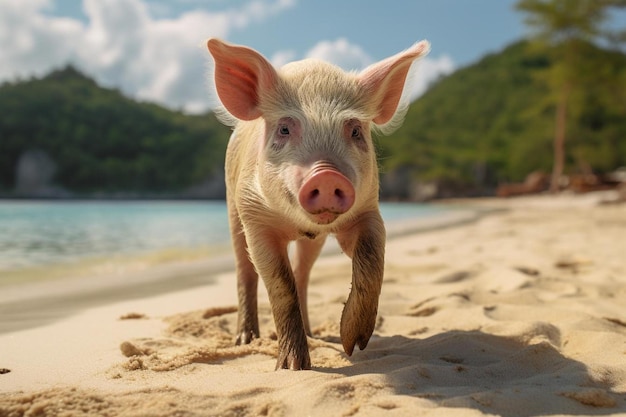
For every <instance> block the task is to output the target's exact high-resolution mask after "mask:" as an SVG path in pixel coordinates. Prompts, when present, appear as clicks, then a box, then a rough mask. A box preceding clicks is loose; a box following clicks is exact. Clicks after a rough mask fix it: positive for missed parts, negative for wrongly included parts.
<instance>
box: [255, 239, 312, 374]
mask: <svg viewBox="0 0 626 417" xmlns="http://www.w3.org/2000/svg"><path fill="white" fill-rule="evenodd" d="M246 232H247V233H248V232H249V233H248V235H247V239H248V243H249V245H250V246H249V249H250V257H251V258H252V262H253V263H254V265H256V268H257V271H258V272H259V275H261V278H263V281H264V283H265V287H266V288H267V294H268V296H269V299H270V304H271V306H272V314H273V316H274V324H275V325H276V334H277V335H278V361H277V362H276V369H280V368H284V369H293V370H298V369H310V368H311V358H310V357H309V348H308V345H307V340H306V334H305V332H304V324H303V322H302V315H301V313H300V305H299V303H298V293H297V290H296V284H295V279H294V275H293V272H292V270H291V265H290V263H289V256H288V254H287V243H288V242H287V241H285V240H282V239H280V238H278V237H277V236H275V235H274V234H273V233H271V232H267V231H265V232H264V231H258V230H257V231H248V230H247V231H246Z"/></svg>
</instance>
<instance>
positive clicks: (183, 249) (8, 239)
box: [0, 201, 449, 284]
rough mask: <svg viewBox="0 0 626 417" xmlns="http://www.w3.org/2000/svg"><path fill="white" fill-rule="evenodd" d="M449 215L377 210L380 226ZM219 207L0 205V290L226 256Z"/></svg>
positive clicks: (422, 208)
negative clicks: (74, 269) (91, 271)
mask: <svg viewBox="0 0 626 417" xmlns="http://www.w3.org/2000/svg"><path fill="white" fill-rule="evenodd" d="M447 211H449V209H447V208H442V207H438V206H435V205H425V204H405V203H382V204H381V212H382V216H383V218H384V220H385V222H386V224H388V225H389V224H396V227H397V226H398V225H400V226H401V225H402V222H403V221H407V220H409V219H416V218H420V219H426V218H434V217H437V216H440V215H442V214H443V213H445V212H447ZM229 245H230V236H229V230H228V219H227V212H226V204H225V203H224V202H223V201H209V202H207V201H202V202H200V201H150V202H146V201H140V202H135V201H130V202H106V201H0V284H2V276H3V275H5V276H8V273H9V272H12V273H15V272H16V271H20V270H25V269H32V268H37V269H38V270H39V271H45V270H46V269H47V268H50V267H54V266H59V265H69V264H76V263H81V262H83V263H84V262H93V263H98V260H100V261H104V260H110V259H120V258H124V259H128V258H135V257H149V256H157V257H160V258H168V259H176V258H177V257H180V258H181V259H183V258H184V259H186V258H189V257H202V256H209V255H210V252H215V251H217V250H218V249H221V250H222V251H223V250H228V249H229Z"/></svg>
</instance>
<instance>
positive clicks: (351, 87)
mask: <svg viewBox="0 0 626 417" xmlns="http://www.w3.org/2000/svg"><path fill="white" fill-rule="evenodd" d="M207 46H208V49H209V52H210V54H211V56H212V57H213V61H214V67H213V70H214V82H215V84H214V86H215V90H216V92H217V96H218V98H219V100H220V102H221V106H222V111H221V113H222V115H221V118H222V120H226V123H228V124H230V125H232V126H233V127H234V130H233V133H232V136H231V138H230V140H229V143H228V147H227V151H226V162H225V171H226V199H227V207H228V212H229V224H230V231H231V236H232V244H233V250H234V254H235V264H236V276H237V292H238V301H239V308H238V324H237V334H236V342H235V343H236V344H237V345H241V344H248V343H250V342H251V341H252V340H253V339H255V338H258V337H259V320H258V316H257V288H258V276H259V275H260V276H261V279H262V280H263V282H264V284H265V287H266V288H267V293H268V296H269V300H270V305H271V309H272V315H273V318H274V323H275V325H276V334H277V337H278V360H277V363H276V369H281V368H283V369H292V370H301V369H310V368H311V359H310V355H309V350H308V345H307V336H311V326H310V321H309V316H308V309H307V287H308V282H309V275H310V271H311V268H312V266H313V263H314V262H315V260H316V259H317V257H318V255H319V254H320V251H321V249H322V245H323V244H324V241H325V239H326V237H327V236H328V235H334V236H335V237H336V239H337V241H338V243H339V245H340V247H341V249H342V251H343V252H344V253H345V254H346V255H347V256H348V257H350V258H351V260H352V287H351V290H350V293H349V296H348V298H347V301H346V303H345V306H344V309H343V313H342V315H341V325H340V336H341V342H342V345H343V348H344V351H345V352H346V354H347V355H349V356H350V355H352V353H353V350H354V347H355V345H358V346H359V348H360V349H361V350H362V349H364V348H365V347H366V346H367V343H368V341H369V339H370V337H371V335H372V333H373V331H374V326H375V323H376V315H377V311H378V299H379V295H380V292H381V287H382V282H383V269H384V253H385V226H384V224H383V220H382V218H381V215H380V212H379V207H378V189H379V184H378V166H377V159H376V152H375V148H374V143H373V142H372V131H373V129H379V130H381V131H382V132H388V131H391V130H392V129H393V128H394V127H396V126H398V124H399V122H401V120H402V118H403V116H404V110H406V103H404V104H403V102H404V101H405V100H401V98H402V97H403V94H402V93H403V90H404V85H405V81H406V79H407V75H408V74H409V69H410V67H411V64H412V63H413V61H414V60H416V59H417V58H419V57H421V56H424V55H425V54H426V53H428V50H429V43H428V42H427V41H421V42H418V43H416V44H414V45H413V46H412V47H410V48H409V49H407V50H405V51H404V52H400V53H398V54H397V55H394V56H392V57H390V58H387V59H385V60H382V61H380V62H378V63H375V64H373V65H371V66H369V67H368V68H366V69H364V70H363V71H362V72H360V73H355V72H344V71H343V70H341V69H339V68H338V67H336V66H334V65H331V64H329V63H326V62H323V61H318V60H308V59H307V60H303V61H299V62H294V63H290V64H287V65H285V66H283V67H282V68H280V69H276V68H275V67H274V66H273V65H272V64H271V63H270V62H269V61H268V60H267V59H266V58H264V57H263V56H262V55H261V54H260V53H258V52H256V51H255V50H253V49H250V48H248V47H245V46H239V45H233V44H229V43H226V42H224V41H221V40H219V39H215V38H212V39H209V40H208V41H207ZM294 241H295V244H294V245H295V248H294V251H293V253H292V257H291V258H290V256H289V251H288V245H289V243H290V242H294Z"/></svg>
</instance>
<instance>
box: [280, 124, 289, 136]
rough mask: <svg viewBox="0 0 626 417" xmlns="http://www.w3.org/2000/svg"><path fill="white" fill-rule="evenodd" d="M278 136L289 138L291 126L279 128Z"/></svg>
mask: <svg viewBox="0 0 626 417" xmlns="http://www.w3.org/2000/svg"><path fill="white" fill-rule="evenodd" d="M278 134H279V135H280V136H289V126H287V125H280V126H278Z"/></svg>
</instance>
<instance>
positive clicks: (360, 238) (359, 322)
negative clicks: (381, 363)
mask: <svg viewBox="0 0 626 417" xmlns="http://www.w3.org/2000/svg"><path fill="white" fill-rule="evenodd" d="M337 238H338V240H339V243H340V245H341V247H342V249H343V250H344V252H346V253H347V254H348V256H350V257H351V258H352V289H351V290H350V295H349V296H348V301H347V302H346V305H345V307H344V309H343V313H342V315H341V328H340V333H341V343H342V344H343V348H344V350H345V352H346V353H347V354H348V355H352V352H353V350H354V346H355V345H357V344H358V345H359V348H360V349H361V350H363V349H365V347H366V346H367V342H368V341H369V339H370V337H371V335H372V333H373V332H374V326H375V325H376V314H377V312H378V298H379V296H380V290H381V287H382V283H383V271H384V262H385V259H384V258H385V226H384V224H383V220H382V218H381V217H380V214H379V213H378V212H377V211H374V212H370V213H367V214H366V215H364V216H363V218H362V219H361V221H360V222H359V224H357V225H356V226H355V227H354V228H352V229H350V230H348V231H346V232H344V233H342V234H340V235H338V236H337Z"/></svg>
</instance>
